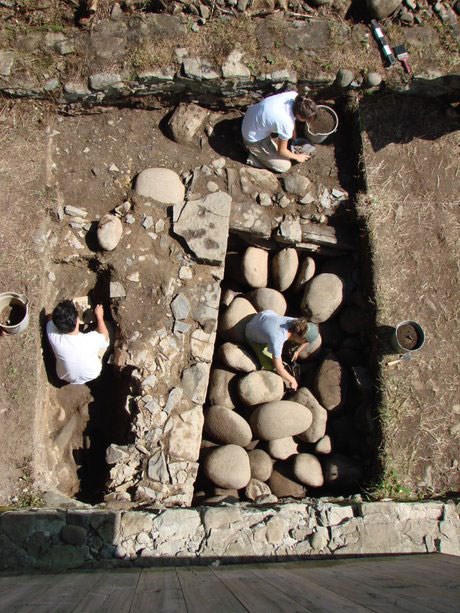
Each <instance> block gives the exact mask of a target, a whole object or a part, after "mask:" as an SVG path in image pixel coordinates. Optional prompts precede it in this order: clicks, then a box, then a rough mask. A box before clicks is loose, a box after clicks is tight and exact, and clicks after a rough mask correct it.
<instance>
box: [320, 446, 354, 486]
mask: <svg viewBox="0 0 460 613" xmlns="http://www.w3.org/2000/svg"><path fill="white" fill-rule="evenodd" d="M360 478H361V467H360V466H359V464H358V463H357V462H355V460H352V459H351V458H348V457H346V456H344V455H342V454H340V453H333V454H332V455H330V456H328V458H327V460H326V462H325V466H324V481H325V482H326V483H327V485H329V486H330V487H334V488H335V487H337V488H345V489H346V488H353V487H356V486H357V485H358V483H359V480H360Z"/></svg>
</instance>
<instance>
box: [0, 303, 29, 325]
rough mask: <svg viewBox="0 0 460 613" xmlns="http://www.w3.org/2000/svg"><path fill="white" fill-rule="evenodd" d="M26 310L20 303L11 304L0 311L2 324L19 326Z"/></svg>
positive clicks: (0, 322) (0, 323)
mask: <svg viewBox="0 0 460 613" xmlns="http://www.w3.org/2000/svg"><path fill="white" fill-rule="evenodd" d="M25 314H26V310H25V308H24V307H23V306H21V305H20V304H11V305H8V306H7V307H5V308H4V309H3V310H2V312H1V313H0V326H17V325H18V324H19V323H21V321H22V320H23V319H24V317H25Z"/></svg>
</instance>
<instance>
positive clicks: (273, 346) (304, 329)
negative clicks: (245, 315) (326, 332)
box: [245, 310, 319, 391]
mask: <svg viewBox="0 0 460 613" xmlns="http://www.w3.org/2000/svg"><path fill="white" fill-rule="evenodd" d="M245 333H246V339H247V341H248V343H249V345H250V346H251V348H252V349H253V350H254V352H255V354H256V355H257V359H258V360H259V363H260V365H261V367H262V368H263V369H265V370H274V371H276V372H277V373H278V374H279V376H280V377H282V378H283V380H284V381H285V382H286V383H287V385H288V386H289V387H290V388H291V389H293V390H294V391H295V390H296V389H297V388H298V383H297V381H296V379H295V377H293V376H292V375H291V374H290V373H289V372H288V371H287V370H286V368H285V367H284V364H283V360H282V353H283V345H284V343H285V342H286V341H291V342H294V343H298V344H299V347H298V348H297V349H296V350H295V352H294V353H293V355H292V361H293V362H295V361H296V360H297V358H298V357H299V354H300V352H301V351H302V350H303V349H305V347H306V346H307V345H308V344H310V343H313V342H314V341H315V340H316V339H317V338H318V336H319V331H318V326H317V325H316V324H314V323H311V322H309V321H307V319H305V318H304V317H300V318H295V317H285V316H281V315H277V314H276V313H275V312H274V311H270V310H266V311H261V312H260V313H257V315H254V316H253V317H252V319H251V320H250V321H249V322H248V323H247V324H246V330H245Z"/></svg>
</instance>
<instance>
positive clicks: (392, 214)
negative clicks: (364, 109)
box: [363, 100, 460, 496]
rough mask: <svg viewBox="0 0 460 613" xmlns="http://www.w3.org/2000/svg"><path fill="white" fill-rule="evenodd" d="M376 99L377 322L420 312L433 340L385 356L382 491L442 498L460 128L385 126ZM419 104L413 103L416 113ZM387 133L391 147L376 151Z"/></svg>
mask: <svg viewBox="0 0 460 613" xmlns="http://www.w3.org/2000/svg"><path fill="white" fill-rule="evenodd" d="M388 103H391V101H389V100H387V104H388ZM377 106H378V105H376V106H374V107H373V110H372V111H370V112H369V113H368V117H367V121H368V123H367V125H368V126H369V120H370V119H372V121H373V122H374V123H373V124H372V126H371V129H372V130H373V136H372V139H369V137H368V136H367V135H366V136H365V157H366V163H367V175H368V184H369V191H370V201H369V204H368V205H367V208H366V210H365V211H363V213H364V215H365V217H366V220H367V225H368V230H369V234H370V241H371V245H372V248H373V259H374V262H373V264H374V281H375V293H376V296H375V298H376V307H377V324H378V325H379V326H394V325H396V324H397V323H398V322H399V321H402V320H406V319H413V320H415V321H418V322H419V323H420V324H421V325H422V327H423V328H424V330H425V332H426V344H425V347H424V348H423V349H422V350H421V351H420V352H419V353H417V354H415V355H414V358H413V359H412V360H411V361H409V362H401V363H399V364H396V365H394V366H388V362H389V361H392V360H394V359H395V356H394V355H392V356H383V357H382V359H381V372H382V377H381V379H382V380H381V393H382V407H381V423H382V430H383V438H384V446H383V449H382V459H383V464H384V477H383V482H382V485H381V488H380V493H381V494H382V493H383V495H391V496H395V495H397V490H398V487H399V488H400V489H401V492H400V494H399V495H401V493H402V495H403V496H407V495H409V494H411V495H422V496H423V495H435V494H441V493H444V492H446V491H452V490H455V489H456V488H457V487H458V465H457V463H456V460H455V458H456V457H457V456H458V440H456V439H455V438H454V436H453V435H452V432H451V430H452V428H453V426H454V425H455V423H456V415H455V412H454V411H453V407H454V405H455V403H456V402H458V397H457V394H458V389H459V387H460V371H459V367H458V363H457V350H456V347H458V329H459V323H460V320H459V312H458V300H459V295H460V292H459V287H460V267H459V262H460V238H459V237H460V232H459V230H460V207H459V200H458V176H457V175H458V158H457V150H458V137H457V135H456V134H455V132H451V133H444V134H443V135H440V136H439V137H438V138H437V139H435V140H432V141H430V140H426V137H427V134H431V135H435V134H437V130H438V129H439V122H442V115H440V116H439V122H438V125H437V126H436V125H428V126H427V127H426V130H424V134H423V138H420V136H418V135H417V134H416V135H413V134H412V135H410V134H409V133H408V129H409V128H408V125H407V124H404V122H405V111H403V113H402V116H401V115H400V116H399V117H398V118H395V120H394V121H393V122H392V123H388V122H385V121H381V122H380V123H379V124H378V125H379V127H378V128H376V127H375V124H376V123H378V116H379V109H378V108H377ZM422 110H424V112H425V114H426V113H427V111H428V110H429V109H428V108H425V107H424V109H422ZM368 111H369V108H368ZM419 111H420V109H418V108H417V104H416V103H412V112H413V113H417V112H419ZM376 130H377V131H378V132H379V133H378V135H377V134H376ZM389 132H391V134H390V133H389ZM409 132H410V129H409ZM441 132H442V130H441ZM409 136H411V138H409ZM387 137H388V138H387ZM379 140H380V141H381V142H385V143H386V145H385V146H384V147H382V148H380V149H379V148H377V149H376V143H378V142H379ZM371 141H372V144H371ZM394 141H396V142H394ZM398 141H401V142H398ZM373 149H375V150H374V151H373ZM457 419H458V418H457ZM395 484H397V486H398V487H396V485H395ZM385 492H386V493H385Z"/></svg>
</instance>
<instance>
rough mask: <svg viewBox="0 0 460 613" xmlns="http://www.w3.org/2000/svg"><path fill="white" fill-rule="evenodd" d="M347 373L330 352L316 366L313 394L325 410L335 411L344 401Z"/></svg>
mask: <svg viewBox="0 0 460 613" xmlns="http://www.w3.org/2000/svg"><path fill="white" fill-rule="evenodd" d="M347 383H348V375H347V371H346V370H345V369H344V368H343V366H342V365H341V364H340V362H339V361H338V360H337V359H336V357H335V356H334V355H333V354H332V353H331V354H330V355H329V356H328V357H327V358H326V359H325V360H323V362H322V363H321V364H320V367H319V368H318V370H317V372H316V376H315V380H314V388H315V394H316V397H317V398H318V401H319V403H320V404H321V405H322V406H323V407H324V408H325V409H326V411H337V410H338V409H340V408H341V407H342V406H343V404H344V402H345V394H346V391H347Z"/></svg>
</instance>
